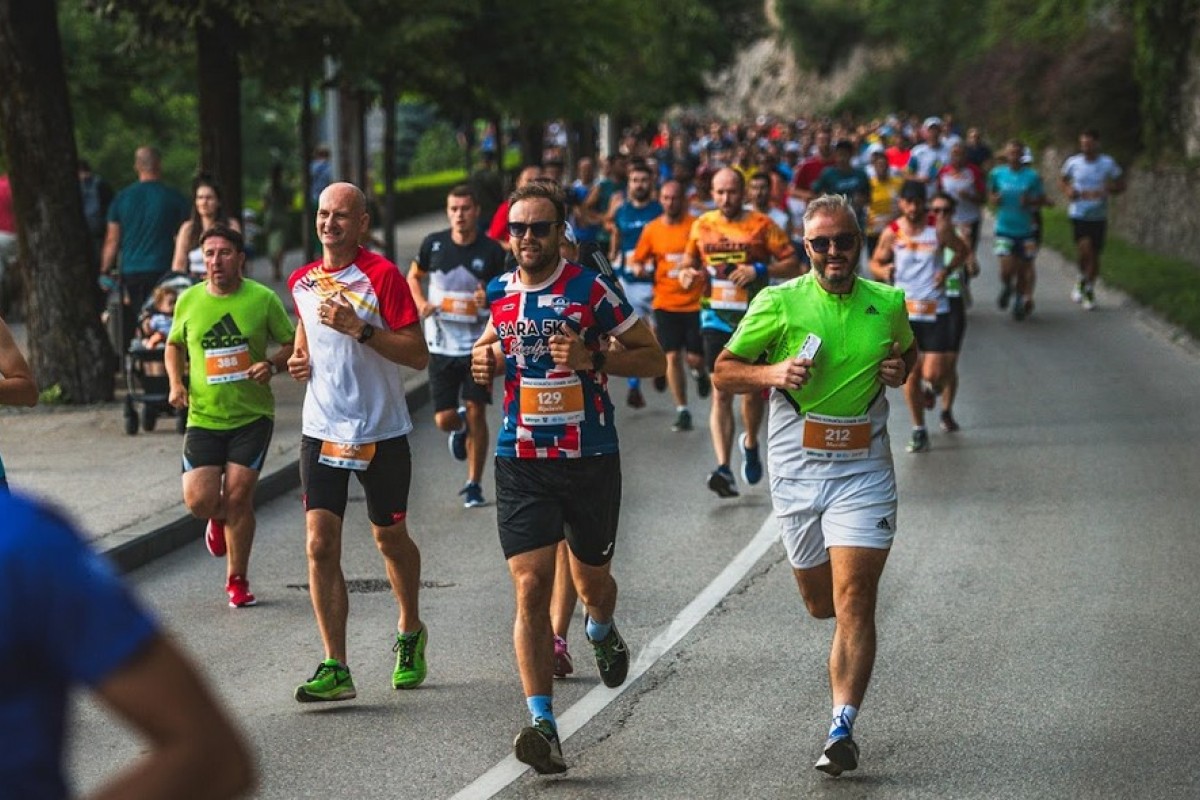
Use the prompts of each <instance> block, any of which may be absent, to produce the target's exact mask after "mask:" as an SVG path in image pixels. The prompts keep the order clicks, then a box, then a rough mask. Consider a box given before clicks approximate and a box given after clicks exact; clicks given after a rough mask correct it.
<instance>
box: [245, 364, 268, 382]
mask: <svg viewBox="0 0 1200 800" xmlns="http://www.w3.org/2000/svg"><path fill="white" fill-rule="evenodd" d="M246 377H247V378H248V379H250V380H252V381H254V382H255V383H261V384H264V385H266V384H268V383H270V382H271V362H270V361H259V362H258V363H256V364H251V365H250V369H248V370H246Z"/></svg>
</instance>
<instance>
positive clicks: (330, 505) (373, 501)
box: [300, 436, 412, 528]
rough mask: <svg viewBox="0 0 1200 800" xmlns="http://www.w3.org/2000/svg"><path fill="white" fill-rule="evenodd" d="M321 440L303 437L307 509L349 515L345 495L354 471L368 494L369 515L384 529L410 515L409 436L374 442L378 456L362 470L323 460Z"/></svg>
mask: <svg viewBox="0 0 1200 800" xmlns="http://www.w3.org/2000/svg"><path fill="white" fill-rule="evenodd" d="M322 444H323V443H322V442H321V440H320V439H314V438H313V437H311V436H304V437H302V438H301V440H300V486H301V488H302V489H303V490H304V510H305V511H312V510H315V509H318V508H319V509H322V510H325V511H332V512H333V513H334V514H337V515H338V516H339V517H345V516H346V495H347V492H348V491H349V488H350V473H351V472H353V473H354V475H355V477H357V478H358V482H359V483H360V484H362V487H363V490H364V492H365V493H366V496H367V517H368V518H369V519H370V520H371V522H372V523H373V524H375V525H378V526H379V527H381V528H385V527H388V526H389V525H395V524H396V523H397V522H403V521H404V519H405V517H406V516H408V487H409V485H410V484H411V483H412V453H411V452H410V451H409V448H408V437H407V436H398V437H396V438H395V439H384V440H383V441H382V442H375V455H374V457H373V458H372V459H371V463H370V465H369V466H368V467H367V468H366V469H365V470H362V471H358V470H352V469H342V468H341V467H332V466H329V465H328V464H322V463H321V462H320V460H319V459H320V456H321V445H322Z"/></svg>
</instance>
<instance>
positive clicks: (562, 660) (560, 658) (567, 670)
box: [554, 636, 575, 678]
mask: <svg viewBox="0 0 1200 800" xmlns="http://www.w3.org/2000/svg"><path fill="white" fill-rule="evenodd" d="M574 671H575V663H574V662H573V661H572V660H571V654H570V653H568V652H567V640H566V639H564V638H562V637H561V636H555V637H554V677H556V678H565V677H567V676H568V675H570V674H571V673H572V672H574Z"/></svg>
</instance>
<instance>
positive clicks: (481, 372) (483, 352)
mask: <svg viewBox="0 0 1200 800" xmlns="http://www.w3.org/2000/svg"><path fill="white" fill-rule="evenodd" d="M495 375H496V353H495V352H494V351H493V350H492V345H491V344H481V345H476V346H475V348H474V349H472V350H471V377H472V378H473V379H474V380H475V382H476V383H478V384H479V385H480V386H488V385H490V384H491V382H492V378H493V377H495Z"/></svg>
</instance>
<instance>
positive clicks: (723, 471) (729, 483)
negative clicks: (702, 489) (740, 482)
mask: <svg viewBox="0 0 1200 800" xmlns="http://www.w3.org/2000/svg"><path fill="white" fill-rule="evenodd" d="M708 488H709V489H712V490H713V491H714V492H716V493H717V496H718V497H723V498H724V497H737V496H738V490H737V484H736V483H735V482H734V480H733V473H732V472H730V471H729V467H717V468H716V469H714V470H713V471H712V472H710V473H708Z"/></svg>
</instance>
